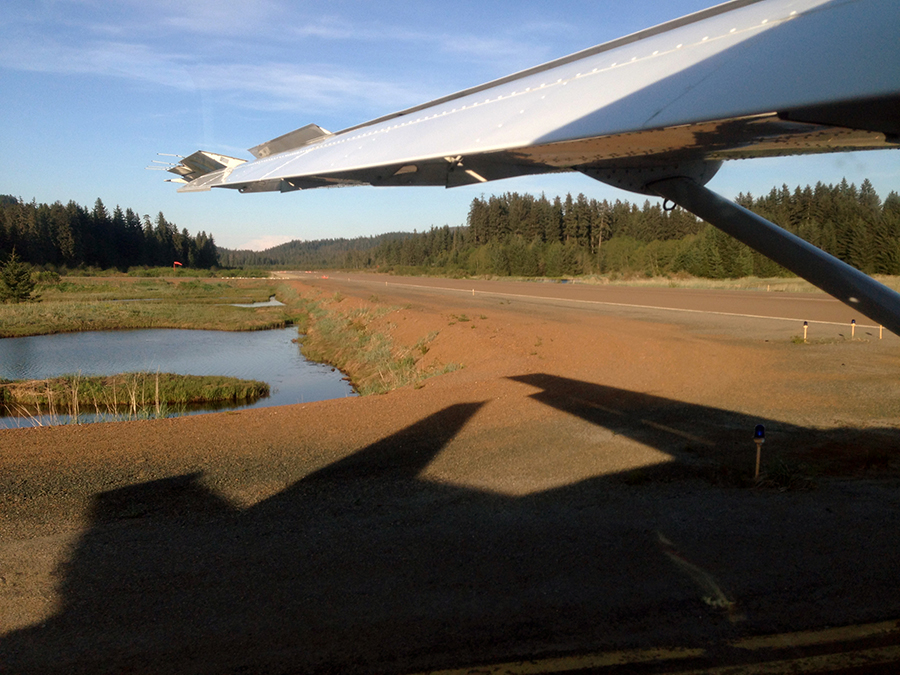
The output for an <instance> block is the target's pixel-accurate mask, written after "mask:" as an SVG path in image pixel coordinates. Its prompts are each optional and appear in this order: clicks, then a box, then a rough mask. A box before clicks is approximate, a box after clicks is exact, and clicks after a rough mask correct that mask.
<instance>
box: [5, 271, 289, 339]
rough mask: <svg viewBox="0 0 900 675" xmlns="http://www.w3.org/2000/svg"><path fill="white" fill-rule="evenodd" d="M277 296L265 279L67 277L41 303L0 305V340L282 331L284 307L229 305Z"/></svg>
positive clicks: (286, 322) (49, 288) (44, 293)
mask: <svg viewBox="0 0 900 675" xmlns="http://www.w3.org/2000/svg"><path fill="white" fill-rule="evenodd" d="M275 294H276V288H275V287H273V286H272V284H271V282H268V281H219V280H208V279H186V280H184V281H178V282H172V281H168V280H166V279H157V278H150V279H128V278H124V279H118V278H116V279H107V278H104V279H84V278H74V280H73V279H68V278H67V279H66V280H65V281H61V282H59V283H56V284H50V285H48V286H46V287H44V288H43V290H42V297H43V301H42V302H38V303H19V304H15V305H10V304H4V305H0V337H22V336H26V335H48V334H52V333H72V332H77V331H87V330H127V329H139V328H193V329H205V330H263V329H268V328H283V327H284V326H286V325H289V324H290V323H291V316H290V314H289V313H287V312H286V311H285V309H284V308H282V307H253V308H247V307H233V306H232V305H233V304H235V303H252V302H263V301H266V300H268V299H269V297H270V296H271V295H275Z"/></svg>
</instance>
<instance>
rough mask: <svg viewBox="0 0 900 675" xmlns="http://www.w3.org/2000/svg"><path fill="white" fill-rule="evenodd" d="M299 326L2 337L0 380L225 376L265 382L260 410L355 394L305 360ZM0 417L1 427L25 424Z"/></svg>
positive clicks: (328, 372)
mask: <svg viewBox="0 0 900 675" xmlns="http://www.w3.org/2000/svg"><path fill="white" fill-rule="evenodd" d="M296 337H297V329H296V328H284V329H278V330H266V331H254V332H238V333H232V332H222V331H205V330H174V329H152V330H133V331H96V332H84V333H65V334H61V335H42V336H36V337H25V338H5V339H0V378H4V379H8V380H34V379H43V378H47V377H56V376H59V375H65V374H68V373H81V374H83V375H113V374H116V373H125V372H135V371H150V372H156V371H157V370H158V371H159V372H168V373H178V374H181V375H227V376H231V377H239V378H244V379H253V380H263V381H265V382H268V384H269V387H270V388H271V394H270V396H269V397H268V398H265V399H261V400H259V401H257V402H256V403H253V404H250V405H246V406H237V407H242V408H244V407H247V408H259V407H267V406H276V405H288V404H292V403H304V402H310V401H321V400H325V399H331V398H342V397H344V396H352V395H354V392H353V389H352V387H351V386H350V384H349V383H348V382H346V381H345V380H343V379H342V378H343V375H342V374H341V373H340V372H339V371H335V370H333V369H332V368H331V367H329V366H324V365H321V364H317V363H311V362H309V361H307V360H306V359H305V358H303V356H302V355H301V354H300V348H299V345H297V344H295V343H293V342H292V340H293V339H294V338H296ZM24 424H25V423H24V421H23V420H22V419H21V418H8V417H7V418H3V417H0V427H7V428H8V427H16V426H23V425H24Z"/></svg>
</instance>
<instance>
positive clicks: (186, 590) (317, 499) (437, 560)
mask: <svg viewBox="0 0 900 675" xmlns="http://www.w3.org/2000/svg"><path fill="white" fill-rule="evenodd" d="M515 379H516V380H517V381H519V382H523V383H527V384H530V385H533V386H536V387H538V388H540V390H541V391H540V392H538V393H536V394H534V397H535V398H536V399H537V400H540V401H542V402H543V403H546V404H547V405H550V406H552V407H554V408H556V409H559V410H565V411H566V412H569V413H572V414H576V415H578V416H580V417H582V418H583V419H587V420H589V421H591V423H593V424H598V425H605V426H611V427H613V428H615V429H617V430H618V431H619V433H622V434H626V435H628V436H629V437H631V438H635V439H641V441H642V442H655V443H657V444H658V445H659V447H663V448H668V450H667V452H668V451H669V450H671V449H672V447H674V446H673V444H672V442H671V441H670V440H666V439H667V438H668V435H671V434H668V435H667V434H666V433H663V432H664V431H665V430H660V429H659V428H657V427H653V426H652V425H650V426H649V427H648V425H647V424H645V421H648V420H649V421H654V422H656V423H657V424H660V425H662V424H668V423H671V424H672V425H674V424H675V423H676V422H677V420H675V419H673V418H672V417H673V416H674V417H677V416H678V411H679V410H680V411H681V413H682V414H687V415H689V416H690V417H692V418H708V425H709V426H710V428H713V427H715V426H716V425H717V424H718V425H720V426H723V427H728V426H729V425H731V424H734V423H735V415H736V414H735V413H729V412H728V411H722V410H717V409H714V408H707V407H703V406H695V405H692V404H686V403H680V402H677V401H671V400H667V399H663V398H660V397H654V396H650V395H646V394H638V393H635V392H627V391H623V390H619V389H614V388H610V387H603V386H600V385H593V384H590V383H585V382H578V381H575V380H571V379H566V378H559V377H554V376H550V375H542V374H534V375H527V376H522V377H519V378H515ZM482 405H483V403H469V404H462V405H455V406H450V407H448V408H446V409H444V410H441V411H440V412H437V413H435V414H433V415H430V416H428V417H426V418H424V419H422V420H421V421H419V422H417V423H416V424H413V425H411V426H410V427H407V428H406V429H403V430H401V431H399V432H397V433H395V434H393V435H391V436H389V437H387V438H384V439H383V440H381V441H378V442H376V443H374V444H372V445H370V446H368V447H366V448H363V449H362V450H360V451H358V452H356V453H354V454H352V455H349V456H347V457H345V458H343V459H340V460H338V461H337V462H334V463H332V464H330V465H328V466H325V467H323V468H321V469H319V470H317V471H314V472H312V473H310V474H308V475H306V476H304V477H302V478H300V479H299V480H297V481H296V482H295V483H293V484H292V485H290V486H289V487H287V488H286V489H285V490H283V491H282V492H280V493H278V494H276V495H274V496H273V497H271V498H269V499H266V500H263V501H261V502H259V503H257V504H255V505H253V506H252V507H249V508H246V509H240V508H236V507H234V506H233V505H231V504H230V503H228V502H227V501H225V500H224V499H222V498H221V497H219V496H217V495H216V494H215V492H214V491H212V490H211V489H210V488H209V487H207V486H206V485H205V484H204V482H203V476H202V475H200V474H197V473H193V474H185V475H180V476H173V477H170V478H166V479H163V480H158V481H152V482H148V483H142V484H136V485H132V486H128V487H125V488H121V489H117V490H112V491H108V492H104V493H100V494H98V495H97V496H96V498H95V501H94V506H93V510H92V513H91V526H90V528H89V529H88V530H87V531H86V533H85V534H84V536H83V537H82V538H81V540H80V541H79V542H78V545H77V547H76V548H75V550H74V551H73V553H72V555H71V557H70V560H69V562H68V563H66V564H65V565H64V566H63V567H62V568H61V569H60V570H59V574H60V576H61V578H62V582H61V584H60V588H59V590H60V595H61V597H62V603H61V606H60V608H59V610H58V612H57V613H56V614H55V615H54V616H52V617H51V618H49V619H48V620H47V621H45V622H43V623H42V624H40V625H35V626H31V627H28V628H25V629H22V630H19V631H14V632H11V633H7V634H6V635H4V636H2V637H0V664H4V667H5V668H6V669H7V670H9V671H10V672H15V673H63V672H65V673H96V672H141V673H170V672H185V673H209V672H311V673H316V672H329V673H330V672H341V673H368V672H373V671H378V672H392V673H402V672H412V671H415V670H417V669H423V668H429V667H435V666H444V667H446V666H448V665H459V664H467V663H473V662H483V660H485V659H486V660H492V659H501V658H509V655H510V654H517V655H522V656H524V655H528V654H532V653H533V650H535V649H539V650H543V651H545V652H549V653H554V652H568V651H570V650H572V649H576V648H586V647H589V646H594V647H596V646H598V645H599V646H612V647H616V646H620V645H634V644H635V641H637V642H638V643H643V642H645V641H648V640H651V641H659V640H662V641H664V642H666V641H668V642H671V641H675V640H678V641H680V642H681V643H682V644H685V643H691V642H692V643H695V644H696V643H701V644H707V643H710V642H713V643H714V642H717V641H721V640H723V639H725V638H727V637H729V636H731V635H733V634H734V630H735V628H734V625H733V624H729V623H728V622H727V621H724V620H723V618H722V614H721V612H719V611H717V610H714V609H710V608H708V607H707V608H705V609H704V605H703V604H702V603H701V602H700V601H699V598H698V591H697V589H696V587H695V585H694V583H693V582H692V580H691V579H690V578H687V577H686V576H685V575H684V573H683V571H680V570H679V569H678V568H677V567H676V566H675V565H673V564H672V563H671V561H670V559H669V558H667V557H666V554H665V552H664V551H661V549H660V546H659V543H658V539H657V536H656V532H657V530H659V531H661V532H665V534H666V537H667V538H668V539H670V540H674V541H680V542H684V541H687V542H690V543H691V545H692V548H691V552H692V553H693V554H695V555H696V558H694V559H695V560H702V561H710V560H711V561H713V564H712V571H713V572H714V573H715V577H716V579H720V578H721V577H723V576H724V578H725V579H726V580H727V581H728V582H729V586H728V587H729V588H730V589H731V590H732V591H733V592H735V593H737V594H739V596H740V597H741V598H744V597H749V598H752V600H750V601H748V605H747V606H748V608H749V609H750V610H754V611H755V615H759V616H764V615H765V618H768V614H766V611H768V610H769V609H770V606H776V607H780V608H782V609H780V610H779V611H781V612H783V613H785V614H783V615H780V616H781V620H783V621H786V622H790V621H793V622H794V623H801V624H802V623H803V621H806V622H809V621H811V620H814V621H817V622H818V621H823V620H824V621H833V622H835V623H838V622H839V616H836V615H835V613H837V614H838V615H840V612H842V611H844V610H846V609H847V608H848V607H851V606H852V607H859V606H860V605H862V606H867V605H869V604H871V606H872V607H876V606H877V607H878V608H879V611H888V612H894V611H898V612H900V599H898V597H897V595H898V594H897V591H896V584H895V578H894V577H895V575H894V573H893V569H894V566H893V565H885V564H884V563H883V562H879V561H884V560H889V559H891V556H892V555H895V553H894V552H895V551H896V550H900V515H898V514H896V513H894V512H893V511H896V510H893V511H892V510H891V509H890V508H889V505H888V506H887V507H886V511H885V514H882V516H880V517H879V520H878V523H879V524H878V529H879V536H878V537H873V536H872V531H871V527H869V528H867V529H866V528H863V527H860V523H864V524H868V523H869V520H868V518H869V515H870V514H865V513H861V512H859V511H858V510H856V511H854V510H853V509H849V510H847V511H846V513H842V516H841V517H840V518H838V519H835V517H833V516H832V515H830V514H826V513H824V512H822V510H821V509H818V510H816V509H815V508H813V506H810V505H809V504H806V503H805V502H804V503H801V504H799V505H792V506H791V509H795V510H797V512H798V513H799V514H800V515H799V517H801V518H802V519H803V528H804V529H803V531H802V532H801V533H800V534H799V535H798V532H797V531H796V522H794V521H793V520H792V516H791V514H793V510H792V511H790V512H787V514H786V513H785V512H784V511H780V512H778V511H777V509H776V512H777V513H778V515H777V516H775V517H773V511H772V510H771V509H769V508H768V507H766V506H764V505H761V504H760V503H759V502H758V501H757V500H753V501H752V503H747V500H746V498H745V496H746V495H747V494H748V493H747V492H746V491H739V490H730V491H722V490H719V491H712V492H710V491H702V490H698V489H696V488H695V489H694V490H688V491H685V490H683V489H682V488H681V487H678V486H676V487H673V489H672V490H671V491H669V492H667V493H665V498H664V499H656V498H653V499H650V498H648V497H647V496H646V494H645V493H643V492H641V491H635V490H633V489H631V488H630V487H628V486H624V485H623V484H622V482H621V480H619V477H617V476H615V475H612V476H602V477H594V478H590V479H587V480H584V481H580V482H578V483H575V484H572V485H569V486H565V487H562V488H556V489H552V490H547V491H544V492H539V493H537V494H533V495H527V496H524V497H510V496H505V495H501V494H496V493H492V492H486V491H482V490H476V489H471V488H466V487H459V486H454V485H447V484H441V483H437V482H434V481H430V480H427V479H424V478H422V477H421V472H422V470H423V469H424V468H425V467H426V466H427V465H428V463H429V462H430V461H431V460H432V459H434V458H435V457H436V456H437V455H438V454H439V453H440V452H441V451H442V450H443V449H444V448H445V447H447V445H448V443H450V442H451V441H453V440H454V439H455V438H456V437H457V436H458V434H459V432H460V430H461V429H462V428H463V427H464V426H465V425H466V423H467V422H468V421H469V420H470V419H471V418H472V416H474V415H475V414H476V413H477V412H478V411H479V410H480V409H481V407H482ZM610 411H614V412H610ZM745 417H746V416H742V415H740V414H737V415H736V419H737V422H738V423H739V425H743V424H744V422H745V421H746V420H745ZM659 420H663V421H659ZM755 421H756V420H754V422H755ZM773 423H774V421H773ZM672 428H675V427H674V426H672ZM648 429H650V430H651V431H652V432H653V433H650V432H648ZM654 433H655V434H657V435H656V436H654ZM698 437H699V436H698ZM654 438H656V439H657V440H654ZM679 440H680V441H683V440H684V439H683V438H680V437H679ZM674 452H675V453H676V454H675V456H676V461H675V462H674V463H676V464H677V463H678V462H679V459H678V455H677V452H679V451H674ZM779 508H781V507H779ZM737 523H740V525H741V527H740V528H736V527H735V525H736V524H737ZM735 530H740V534H735V532H734V531H735ZM723 532H728V533H729V536H728V538H727V544H723V541H722V533H723ZM757 535H759V536H763V535H764V537H765V546H766V547H768V548H766V553H765V555H764V556H763V557H762V558H760V557H759V555H755V556H753V555H749V556H748V555H746V552H745V550H744V549H745V548H746V547H747V546H751V547H753V546H757V547H758V546H759V542H758V541H756V540H755V539H754V537H755V536H757ZM823 541H825V542H829V544H830V545H829V546H828V547H825V548H824V549H823V547H822V545H821V542H823ZM769 549H771V550H769ZM753 550H757V549H756V548H754V549H753ZM803 551H813V553H814V554H813V555H811V557H810V558H809V559H807V558H803V557H802V556H800V553H801V552H803ZM798 556H799V557H798ZM860 557H862V559H863V562H861V561H860ZM822 569H824V570H827V574H828V575H829V577H828V578H829V579H830V582H829V583H827V584H825V585H824V587H823V588H818V587H816V589H815V593H812V592H810V587H809V583H810V582H809V577H811V576H815V573H816V572H817V571H819V570H822ZM784 570H789V571H793V572H792V574H793V576H791V577H790V578H788V576H787V575H786V573H785V572H784ZM860 575H863V576H864V578H866V580H867V586H866V587H865V589H860V588H859V587H858V584H856V581H855V580H856V578H858V577H859V576H860ZM773 588H776V589H777V592H776V591H772V590H771V589H773ZM798 589H799V598H800V599H799V600H798V599H797V597H796V596H797V594H798ZM850 593H852V594H853V595H852V596H850ZM807 596H809V597H810V599H809V600H806V599H805V598H806V597H807ZM848 597H849V598H850V599H848ZM753 603H757V604H756V605H754V604H753ZM767 603H768V604H767ZM784 607H788V608H790V611H788V610H787V609H783V608H784ZM813 608H815V610H814V609H813ZM885 608H886V609H885ZM698 610H699V613H698ZM751 616H754V614H753V613H752V612H751ZM811 617H814V618H811ZM759 625H761V624H759V623H756V624H754V623H753V622H752V621H749V622H747V623H746V624H745V626H746V628H747V629H751V630H752V629H753V628H754V627H756V628H757V629H758V627H759ZM792 625H793V624H792Z"/></svg>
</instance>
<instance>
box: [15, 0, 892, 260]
mask: <svg viewBox="0 0 900 675" xmlns="http://www.w3.org/2000/svg"><path fill="white" fill-rule="evenodd" d="M711 4H713V2H712V0H630V1H629V2H622V1H620V0H616V1H612V0H589V1H588V0H584V1H575V0H573V1H566V0H559V1H557V2H553V3H548V2H546V0H542V1H537V0H534V1H532V0H514V1H512V0H510V1H507V0H498V1H491V0H481V1H480V2H471V1H469V0H456V2H454V3H450V4H448V3H437V2H429V1H427V0H410V1H400V2H393V1H388V2H374V1H357V0H345V1H341V0H336V1H329V2H302V1H301V2H288V1H286V0H260V1H255V2H244V3H228V2H223V1H222V0H187V1H185V0H171V1H170V0H164V1H158V2H157V1H153V0H140V1H138V0H116V1H115V2H112V1H109V0H108V1H103V0H47V1H46V2H33V1H31V0H20V1H19V2H15V3H7V4H6V6H5V7H4V11H3V13H2V15H0V92H2V96H0V148H2V153H0V193H2V194H12V195H14V196H18V197H22V198H23V199H25V200H26V201H30V200H31V199H36V200H37V201H38V202H47V203H52V202H54V201H57V200H60V201H62V202H68V201H69V200H74V201H76V202H78V203H79V204H83V205H87V206H90V205H93V203H94V201H95V200H96V199H97V198H98V197H99V198H101V199H102V200H103V201H104V203H105V204H106V205H107V207H108V208H110V209H111V208H112V207H113V206H115V205H116V204H119V205H121V206H122V207H123V208H125V207H130V208H133V209H134V210H135V211H137V212H139V213H141V214H144V213H149V214H151V215H155V214H156V213H157V212H158V211H162V212H163V213H164V214H165V215H166V217H167V218H168V219H169V220H170V221H173V222H175V223H176V224H177V225H178V226H179V227H186V228H187V229H188V230H189V231H190V232H191V233H196V232H199V231H200V230H205V231H207V232H209V233H212V234H213V236H214V237H215V239H216V242H217V243H218V244H219V245H220V246H226V247H229V248H243V247H251V248H257V249H259V248H265V247H266V246H269V245H275V244H278V243H281V242H284V241H288V240H290V239H319V238H326V237H354V236H359V235H369V234H377V233H380V232H386V231H392V230H412V229H414V228H415V229H418V230H422V229H427V228H428V227H430V226H432V225H436V226H441V225H444V224H450V225H458V224H462V223H463V222H464V221H465V217H466V212H467V211H468V206H469V204H470V202H471V201H472V199H474V198H475V197H478V196H480V195H482V194H490V193H501V192H506V191H517V192H532V193H535V194H539V193H541V192H544V193H546V194H547V195H548V196H554V195H556V194H561V195H564V194H565V193H567V192H572V193H573V194H577V193H579V192H583V193H584V194H586V195H587V196H588V197H594V198H597V199H623V200H631V201H643V198H642V197H640V196H637V195H631V194H629V193H625V192H621V191H619V190H616V189H614V188H611V187H606V186H604V185H602V184H600V183H596V182H595V181H592V180H590V179H588V178H585V177H583V176H580V175H576V174H571V175H568V174H567V175H556V176H550V177H530V178H519V179H513V180H507V181H498V182H494V183H489V184H487V185H477V186H469V187H463V188H455V189H452V190H444V189H442V188H379V189H376V188H349V189H340V190H312V191H309V192H294V193H287V194H283V195H282V194H277V193H263V194H248V195H241V194H239V193H237V192H234V191H231V190H213V191H211V192H207V193H199V194H177V193H176V192H175V186H174V185H172V184H169V183H165V182H163V178H165V177H166V176H167V175H168V174H165V173H164V172H151V171H146V170H145V169H144V167H146V166H147V165H148V164H150V162H151V160H154V159H156V160H162V159H165V158H163V157H158V156H157V154H156V153H158V152H167V153H177V154H182V155H187V154H189V153H190V152H193V151H194V150H198V149H204V150H211V151H214V152H220V153H223V154H228V155H233V156H236V157H242V158H250V155H249V153H247V152H246V148H249V147H252V146H254V145H256V144H258V143H261V142H263V141H266V140H269V139H271V138H274V137H276V136H279V135H281V134H283V133H286V132H288V131H291V130H293V129H296V128H298V127H301V126H303V125H305V124H308V123H311V122H313V123H316V124H319V125H320V126H322V127H324V128H326V129H329V130H331V131H338V130H340V129H343V128H345V127H348V126H351V125H354V124H357V123H360V122H363V121H366V120H369V119H372V118H374V117H378V116H380V115H383V114H386V113H389V112H393V111H395V110H400V109H402V108H405V107H408V106H411V105H415V104H417V103H422V102H424V101H427V100H430V99H433V98H437V97H438V96H441V95H444V94H447V93H450V92H453V91H458V90H460V89H463V88H466V87H469V86H473V85H477V84H480V83H482V82H486V81H488V80H491V79H494V78H497V77H501V76H503V75H506V74H508V73H510V72H513V71H516V70H521V69H523V68H527V67H529V66H533V65H536V64H538V63H541V62H544V61H548V60H550V59H553V58H556V57H559V56H563V55H565V54H569V53H571V52H574V51H577V50H580V49H584V48H587V47H590V46H593V45H595V44H599V43H601V42H605V41H607V40H611V39H614V38H617V37H620V36H622V35H625V34H628V33H632V32H634V31H637V30H640V29H642V28H646V27H648V26H652V25H655V24H658V23H661V22H663V21H666V20H669V19H673V18H677V17H679V16H682V15H684V14H688V13H690V12H694V11H697V10H700V9H704V8H705V7H707V6H710V5H711ZM844 177H846V178H847V179H848V180H849V181H851V182H855V183H857V184H859V183H860V182H862V180H863V179H864V178H869V179H870V180H871V181H872V182H873V184H874V185H875V187H876V189H877V190H878V192H879V193H880V194H881V195H882V197H884V196H886V195H887V193H888V192H889V191H890V190H896V191H900V152H895V151H881V152H870V153H850V154H836V155H824V156H818V157H806V158H785V159H771V160H769V159H766V160H754V161H746V160H745V161H739V162H730V163H727V164H726V165H725V167H724V168H723V169H722V170H721V171H720V173H719V175H718V176H716V178H715V179H713V181H712V182H711V183H710V187H711V188H713V189H715V190H717V191H719V192H721V193H722V194H725V195H726V196H729V197H733V196H735V195H736V194H737V193H738V192H741V191H744V192H751V193H753V194H759V193H765V192H768V191H769V190H770V189H771V188H772V187H773V186H776V185H779V186H780V185H781V184H782V183H786V184H787V185H789V186H791V187H793V186H795V185H798V184H799V185H805V184H807V183H810V184H814V183H816V182H817V181H820V180H821V181H824V182H826V183H833V182H838V181H840V180H841V179H842V178H844Z"/></svg>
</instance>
